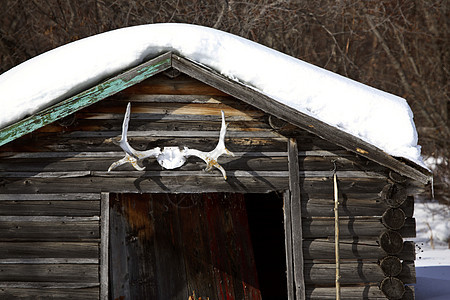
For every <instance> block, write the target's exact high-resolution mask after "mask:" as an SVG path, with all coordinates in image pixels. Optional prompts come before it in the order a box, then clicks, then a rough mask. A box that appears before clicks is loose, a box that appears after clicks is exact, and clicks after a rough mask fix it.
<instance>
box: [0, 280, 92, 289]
mask: <svg viewBox="0 0 450 300" xmlns="http://www.w3.org/2000/svg"><path fill="white" fill-rule="evenodd" d="M98 286H99V284H98V282H51V281H42V282H38V281H27V282H22V281H1V282H0V288H12V289H50V290H51V289H61V288H64V289H84V288H92V287H98Z"/></svg>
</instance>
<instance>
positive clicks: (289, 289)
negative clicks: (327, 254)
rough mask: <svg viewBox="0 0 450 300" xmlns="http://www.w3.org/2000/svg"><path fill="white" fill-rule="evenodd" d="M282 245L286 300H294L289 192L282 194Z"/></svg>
mask: <svg viewBox="0 0 450 300" xmlns="http://www.w3.org/2000/svg"><path fill="white" fill-rule="evenodd" d="M283 201H284V203H283V204H284V205H283V210H284V237H285V239H284V243H285V248H286V277H287V293H288V300H295V292H294V270H293V268H294V263H293V253H292V222H291V193H290V192H289V190H287V191H285V192H284V197H283Z"/></svg>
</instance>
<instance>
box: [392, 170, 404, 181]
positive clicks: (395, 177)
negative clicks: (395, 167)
mask: <svg viewBox="0 0 450 300" xmlns="http://www.w3.org/2000/svg"><path fill="white" fill-rule="evenodd" d="M389 178H390V179H391V180H392V181H393V182H395V183H405V182H406V179H407V178H406V177H403V176H402V175H400V174H398V173H396V172H393V171H389Z"/></svg>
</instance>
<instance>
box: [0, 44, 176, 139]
mask: <svg viewBox="0 0 450 300" xmlns="http://www.w3.org/2000/svg"><path fill="white" fill-rule="evenodd" d="M171 67H172V53H171V52H166V53H164V54H162V55H159V56H157V57H155V58H153V59H150V60H148V61H146V62H144V63H142V64H140V65H138V66H136V67H133V68H131V69H128V70H126V71H125V72H122V73H120V74H118V75H116V76H114V77H112V78H109V79H107V80H104V81H102V82H101V83H99V84H96V85H95V86H93V87H91V88H89V89H87V90H84V91H83V92H81V93H78V94H76V95H75V96H72V97H70V98H67V99H66V100H63V101H61V102H58V103H56V104H54V105H52V106H50V107H47V108H45V109H43V110H41V111H40V112H38V113H36V114H33V115H32V116H30V117H28V118H25V119H22V120H20V121H18V122H15V123H13V124H11V125H8V126H6V127H4V128H2V129H0V146H2V145H5V144H7V143H9V142H12V141H14V140H15V139H17V138H19V137H21V136H23V135H25V134H27V133H31V132H33V131H35V130H37V129H39V128H41V127H44V126H45V125H48V124H50V123H53V122H55V121H57V120H59V119H61V118H64V117H66V116H68V115H70V114H72V113H74V112H76V111H79V110H80V109H83V108H85V107H87V106H90V105H92V104H94V103H96V102H98V101H101V100H103V99H105V98H107V97H109V96H112V95H114V94H116V93H118V92H120V91H122V90H124V89H126V88H128V87H130V86H132V85H135V84H137V83H139V82H141V81H143V80H145V79H147V78H149V77H151V76H153V75H155V74H158V73H160V72H163V71H165V70H167V69H169V68H171Z"/></svg>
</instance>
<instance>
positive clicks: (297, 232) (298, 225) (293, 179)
mask: <svg viewBox="0 0 450 300" xmlns="http://www.w3.org/2000/svg"><path fill="white" fill-rule="evenodd" d="M287 148H288V161H289V190H290V194H291V203H290V204H291V205H290V214H291V227H292V253H293V263H294V280H295V281H294V282H295V297H296V299H305V280H304V278H303V246H302V241H303V232H302V217H301V216H302V207H301V199H300V176H299V174H300V172H299V166H298V149H297V141H296V139H294V138H290V139H289V140H288V145H287Z"/></svg>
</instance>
